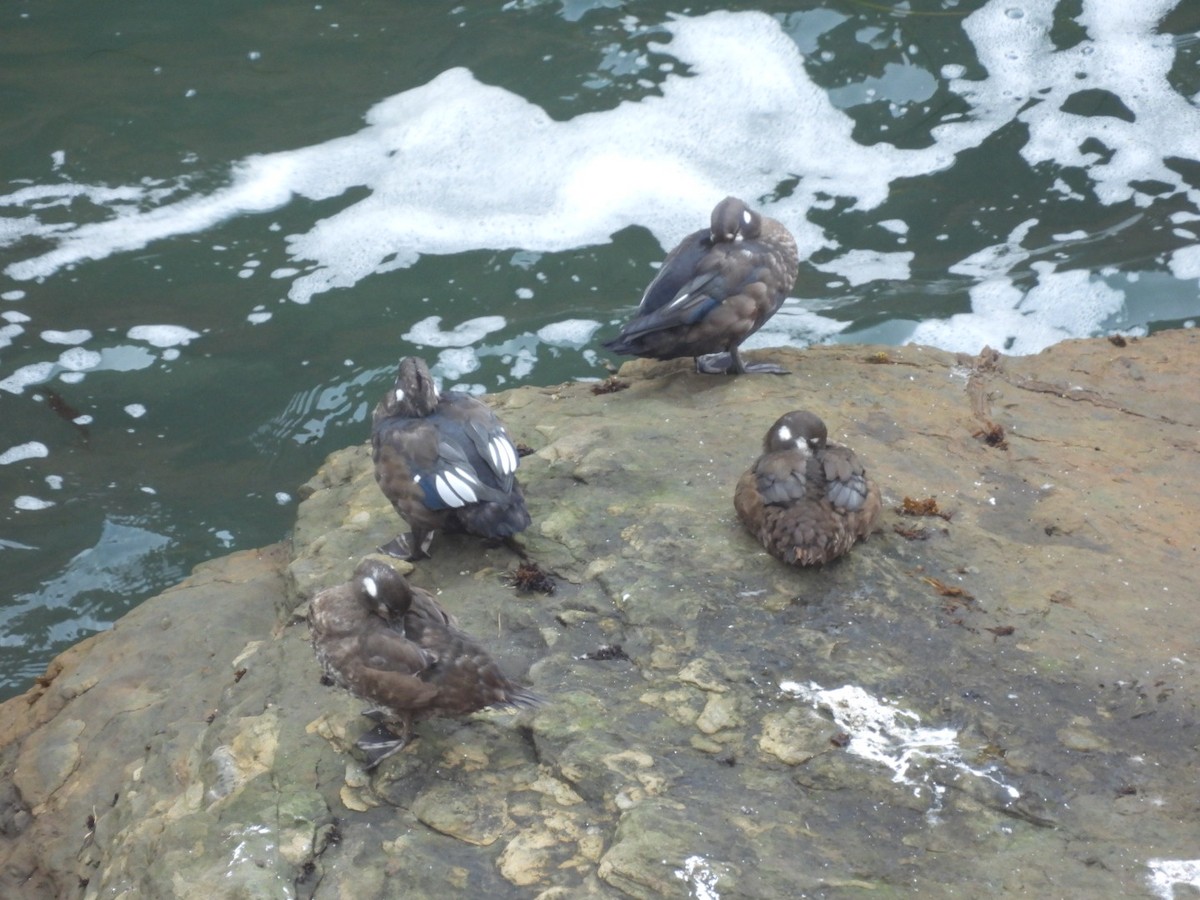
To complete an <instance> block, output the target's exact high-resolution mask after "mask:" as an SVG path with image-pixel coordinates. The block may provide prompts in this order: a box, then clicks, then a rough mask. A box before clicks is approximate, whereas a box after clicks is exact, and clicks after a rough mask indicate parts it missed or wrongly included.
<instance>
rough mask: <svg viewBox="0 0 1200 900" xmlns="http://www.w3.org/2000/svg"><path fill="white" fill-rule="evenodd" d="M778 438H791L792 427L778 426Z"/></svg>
mask: <svg viewBox="0 0 1200 900" xmlns="http://www.w3.org/2000/svg"><path fill="white" fill-rule="evenodd" d="M779 439H780V440H781V441H790V440H791V439H792V429H790V428H788V427H787V426H786V425H780V426H779Z"/></svg>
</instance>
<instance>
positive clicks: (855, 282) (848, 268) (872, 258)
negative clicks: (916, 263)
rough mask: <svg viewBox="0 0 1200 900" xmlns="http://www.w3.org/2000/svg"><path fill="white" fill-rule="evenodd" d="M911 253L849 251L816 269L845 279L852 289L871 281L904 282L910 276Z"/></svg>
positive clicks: (912, 255)
mask: <svg viewBox="0 0 1200 900" xmlns="http://www.w3.org/2000/svg"><path fill="white" fill-rule="evenodd" d="M914 256H915V254H913V253H907V252H905V253H880V252H879V251H877V250H849V251H847V252H846V253H843V254H842V255H841V256H839V257H837V258H836V259H832V260H830V261H829V262H827V263H823V264H821V265H819V266H816V268H818V269H820V270H821V271H823V272H833V273H834V274H837V275H841V276H842V277H843V278H845V279H846V280H847V281H848V282H850V285H851V286H852V287H858V286H859V285H860V284H867V283H868V282H871V281H906V280H907V279H908V277H909V275H910V274H911V272H910V270H909V266H910V265H911V264H912V261H913V257H914Z"/></svg>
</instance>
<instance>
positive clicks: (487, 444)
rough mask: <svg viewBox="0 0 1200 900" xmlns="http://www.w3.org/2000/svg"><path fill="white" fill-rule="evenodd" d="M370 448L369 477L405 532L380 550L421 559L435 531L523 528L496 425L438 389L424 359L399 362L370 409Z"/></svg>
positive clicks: (513, 455) (504, 532)
mask: <svg viewBox="0 0 1200 900" xmlns="http://www.w3.org/2000/svg"><path fill="white" fill-rule="evenodd" d="M371 445H372V448H373V458H374V460H375V481H376V482H377V483H378V484H379V488H380V490H382V491H383V494H384V496H385V497H387V498H388V500H390V501H391V502H392V506H394V507H395V508H396V512H398V513H399V514H400V516H401V518H403V519H404V521H405V522H407V523H408V526H409V528H411V529H412V531H411V533H409V534H404V535H400V536H399V537H397V538H396V539H395V540H393V541H390V542H388V543H387V544H386V545H384V546H383V547H381V548H380V549H381V550H383V551H384V552H385V553H388V554H390V555H391V556H398V557H400V558H402V559H421V558H423V557H427V556H428V555H429V545H430V543H431V542H432V541H433V535H434V533H435V532H436V531H437V530H438V529H446V530H451V531H465V532H467V533H468V534H474V535H477V536H479V537H484V538H492V539H506V538H510V537H512V536H513V535H515V534H517V533H518V532H521V531H524V530H525V529H526V528H528V527H529V523H530V519H529V511H528V510H527V509H526V508H525V496H524V495H523V494H522V493H521V486H520V484H518V483H517V480H516V478H515V473H516V471H517V464H518V457H517V448H516V447H514V446H513V442H512V441H511V440H509V438H508V433H507V432H506V431H505V430H504V425H503V424H501V422H500V420H499V419H498V418H496V414H495V413H494V412H492V411H491V409H489V408H488V406H487V405H486V404H485V403H483V402H481V401H479V400H476V399H475V398H474V397H472V396H470V395H469V394H464V393H461V392H459V391H449V392H447V393H445V394H439V393H438V389H437V385H435V384H434V381H433V376H432V375H430V374H429V367H428V366H427V365H426V364H425V360H423V359H420V358H418V357H415V356H408V357H405V358H404V359H402V360H400V367H399V370H398V371H397V373H396V383H395V385H394V386H393V388H392V389H391V390H390V391H388V393H387V394H386V395H385V396H384V398H383V399H382V400H381V401H379V403H378V405H377V406H376V407H375V412H374V415H373V417H372V429H371Z"/></svg>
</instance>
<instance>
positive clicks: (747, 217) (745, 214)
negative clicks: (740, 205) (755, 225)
mask: <svg viewBox="0 0 1200 900" xmlns="http://www.w3.org/2000/svg"><path fill="white" fill-rule="evenodd" d="M742 221H743V222H745V223H746V224H747V225H749V224H750V223H751V222H753V221H754V217H753V216H752V215H750V210H748V209H743V210H742Z"/></svg>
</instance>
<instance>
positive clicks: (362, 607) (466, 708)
mask: <svg viewBox="0 0 1200 900" xmlns="http://www.w3.org/2000/svg"><path fill="white" fill-rule="evenodd" d="M308 619H309V627H310V629H311V630H312V643H313V649H314V650H315V651H316V654H317V661H318V662H319V663H320V664H321V667H322V669H324V671H325V674H326V675H327V676H328V677H329V678H330V680H332V681H333V682H334V683H335V684H337V685H338V686H340V687H343V688H345V689H347V690H348V691H350V693H351V694H353V695H354V696H356V697H358V698H359V699H361V700H365V701H366V702H368V703H371V704H373V706H374V708H373V709H371V710H369V711H368V712H367V713H366V715H368V716H371V717H372V718H374V719H376V720H377V721H378V722H380V725H379V726H376V727H375V728H373V729H371V730H369V731H368V732H366V734H364V735H363V737H362V738H360V739H359V741H358V744H357V746H358V747H359V749H360V750H363V751H364V752H365V754H366V756H367V768H373V767H374V766H376V765H378V764H379V763H380V762H382V761H383V760H384V759H386V758H387V757H389V756H391V755H392V754H393V753H395V752H397V751H398V750H400V749H402V748H403V747H404V745H405V744H406V743H407V742H408V740H409V738H410V737H411V736H412V725H413V722H415V721H420V720H421V719H426V718H430V717H432V716H465V715H467V714H469V713H473V712H476V711H477V710H480V709H483V708H484V707H488V706H534V705H537V703H539V702H540V701H539V700H538V698H537V697H536V696H534V695H533V694H531V693H530V692H529V691H527V690H526V689H525V688H523V687H521V686H519V685H517V684H514V683H513V682H512V681H509V680H508V678H506V677H505V675H504V673H503V672H501V671H500V668H499V666H497V665H496V663H495V662H494V661H493V660H492V658H491V656H489V655H488V652H487V651H486V650H484V649H483V647H482V646H481V645H480V644H479V643H478V642H476V641H475V640H474V639H473V638H472V637H470V636H469V635H467V634H465V633H464V632H462V631H460V630H459V629H458V627H457V623H456V622H455V620H454V617H453V616H451V615H450V614H449V613H447V612H446V611H445V610H444V609H442V607H441V606H439V605H438V603H437V601H436V600H434V599H433V596H432V595H431V594H429V593H428V592H427V591H423V590H421V589H420V588H414V587H412V586H411V585H410V584H409V583H408V581H406V580H405V578H404V576H403V575H401V574H400V573H399V572H397V571H396V570H395V569H393V568H392V567H391V566H389V565H388V564H387V563H386V562H384V561H382V560H381V559H378V558H375V559H372V558H371V557H367V558H366V559H364V560H362V562H360V563H359V564H358V568H356V569H355V571H354V576H353V578H352V579H351V580H350V581H349V582H346V583H344V584H340V585H337V586H335V587H331V588H327V589H326V590H323V591H321V592H320V593H319V594H317V596H316V597H314V598H313V601H312V604H311V605H310V607H309V614H308ZM390 725H398V726H399V728H400V734H399V735H397V734H395V733H393V732H392V731H391V730H390V729H389V727H388V726H390Z"/></svg>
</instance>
